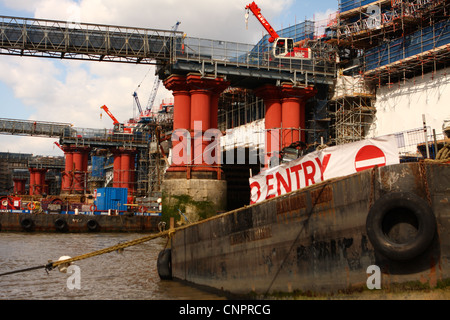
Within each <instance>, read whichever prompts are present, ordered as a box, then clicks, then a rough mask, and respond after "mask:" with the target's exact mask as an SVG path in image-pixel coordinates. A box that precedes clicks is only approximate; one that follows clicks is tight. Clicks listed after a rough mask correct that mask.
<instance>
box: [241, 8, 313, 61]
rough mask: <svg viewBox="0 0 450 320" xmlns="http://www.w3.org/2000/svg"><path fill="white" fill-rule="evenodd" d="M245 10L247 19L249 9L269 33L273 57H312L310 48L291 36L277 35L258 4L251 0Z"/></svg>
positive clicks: (299, 58) (303, 58)
mask: <svg viewBox="0 0 450 320" xmlns="http://www.w3.org/2000/svg"><path fill="white" fill-rule="evenodd" d="M245 9H246V10H247V12H246V15H245V19H246V21H248V17H249V11H251V12H252V13H253V14H254V15H255V17H256V19H258V21H259V22H260V23H261V24H262V25H263V27H264V28H265V29H266V30H267V32H268V33H269V36H270V38H269V42H270V43H273V46H272V48H271V49H272V51H271V55H272V56H273V57H274V58H277V59H278V58H289V59H298V60H306V59H311V58H312V53H311V49H310V48H303V47H300V46H299V45H298V44H295V43H294V39H292V38H283V37H280V36H279V35H278V33H277V32H276V31H275V29H274V28H272V26H271V25H270V23H269V22H268V21H267V19H266V18H264V16H263V15H262V13H261V9H260V8H259V7H258V5H257V4H256V3H255V2H254V1H253V2H252V3H250V4H249V5H247V6H246V7H245Z"/></svg>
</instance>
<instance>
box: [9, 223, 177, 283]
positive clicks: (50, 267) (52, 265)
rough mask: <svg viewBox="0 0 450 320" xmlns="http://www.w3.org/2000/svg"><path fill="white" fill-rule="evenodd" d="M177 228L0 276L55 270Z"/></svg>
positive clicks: (136, 243) (173, 231)
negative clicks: (39, 270)
mask: <svg viewBox="0 0 450 320" xmlns="http://www.w3.org/2000/svg"><path fill="white" fill-rule="evenodd" d="M175 231H176V230H175V229H169V230H167V231H162V232H159V233H156V234H152V235H149V236H146V237H143V238H139V239H135V240H131V241H127V242H122V243H119V244H116V245H114V246H112V247H109V248H105V249H101V250H97V251H94V252H90V253H86V254H82V255H80V256H76V257H73V258H70V259H65V260H58V261H50V262H49V263H47V264H45V265H39V266H36V267H30V268H25V269H20V270H15V271H9V272H5V273H1V274H0V277H2V276H6V275H11V274H16V273H22V272H28V271H33V270H38V269H45V270H46V271H50V270H53V269H54V268H56V267H58V266H60V265H63V264H70V263H72V262H75V261H80V260H84V259H88V258H92V257H96V256H99V255H102V254H106V253H110V252H114V251H118V250H121V249H125V248H129V247H132V246H136V245H138V244H142V243H145V242H148V241H150V240H154V239H157V238H161V237H164V236H169V238H170V237H172V236H173V234H174V233H175Z"/></svg>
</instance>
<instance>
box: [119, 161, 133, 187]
mask: <svg viewBox="0 0 450 320" xmlns="http://www.w3.org/2000/svg"><path fill="white" fill-rule="evenodd" d="M130 158H131V155H130V153H128V152H124V153H122V155H121V162H120V167H121V172H122V178H121V180H122V188H127V189H128V190H129V189H130V160H131V159H130Z"/></svg>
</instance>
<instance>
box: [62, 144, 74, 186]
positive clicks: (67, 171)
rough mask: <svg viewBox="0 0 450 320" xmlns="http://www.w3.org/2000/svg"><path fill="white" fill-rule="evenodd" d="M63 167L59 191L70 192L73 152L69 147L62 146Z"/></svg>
mask: <svg viewBox="0 0 450 320" xmlns="http://www.w3.org/2000/svg"><path fill="white" fill-rule="evenodd" d="M64 155H65V168H64V172H63V174H62V183H61V191H62V192H64V193H70V192H71V190H72V183H73V152H72V149H70V148H64Z"/></svg>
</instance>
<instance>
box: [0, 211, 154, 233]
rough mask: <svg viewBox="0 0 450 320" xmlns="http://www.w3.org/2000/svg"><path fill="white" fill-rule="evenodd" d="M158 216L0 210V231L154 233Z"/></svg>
mask: <svg viewBox="0 0 450 320" xmlns="http://www.w3.org/2000/svg"><path fill="white" fill-rule="evenodd" d="M160 221H161V215H160V214H154V215H145V216H144V215H128V214H120V215H113V216H111V215H108V214H107V212H105V213H103V214H100V213H99V214H94V213H92V212H80V213H78V214H75V213H67V214H66V213H57V214H48V213H30V212H29V211H28V210H22V211H18V210H1V212H0V232H8V231H9V232H49V233H51V232H69V233H85V232H157V231H158V224H159V222H160Z"/></svg>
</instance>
